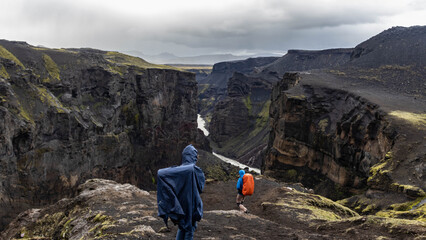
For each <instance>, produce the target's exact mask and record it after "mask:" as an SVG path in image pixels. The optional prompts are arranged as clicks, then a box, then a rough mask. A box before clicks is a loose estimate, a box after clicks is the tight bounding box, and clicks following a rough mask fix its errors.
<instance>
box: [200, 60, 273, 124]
mask: <svg viewBox="0 0 426 240" xmlns="http://www.w3.org/2000/svg"><path fill="white" fill-rule="evenodd" d="M277 59H278V58H277V57H258V58H248V59H246V60H240V61H231V62H220V63H216V64H214V65H213V70H212V72H211V74H209V76H207V77H206V78H204V79H203V80H201V81H199V85H198V88H199V96H198V98H199V108H200V113H201V114H202V115H203V116H204V115H206V114H208V115H210V114H211V111H212V110H213V109H214V106H215V105H216V103H217V102H218V101H220V100H221V99H223V98H224V97H225V96H226V95H227V92H226V90H227V88H228V80H229V79H230V78H231V77H232V76H233V75H234V73H235V72H239V73H251V72H252V71H255V70H256V69H258V68H259V67H261V66H264V65H267V64H269V63H271V62H273V61H275V60H277Z"/></svg>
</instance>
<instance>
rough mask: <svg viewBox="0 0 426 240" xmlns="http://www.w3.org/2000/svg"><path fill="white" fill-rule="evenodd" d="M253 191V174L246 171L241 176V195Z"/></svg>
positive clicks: (249, 193) (250, 193)
mask: <svg viewBox="0 0 426 240" xmlns="http://www.w3.org/2000/svg"><path fill="white" fill-rule="evenodd" d="M253 192H254V179H253V175H251V174H250V173H246V174H244V176H243V195H244V196H247V195H248V196H250V195H252V194H253Z"/></svg>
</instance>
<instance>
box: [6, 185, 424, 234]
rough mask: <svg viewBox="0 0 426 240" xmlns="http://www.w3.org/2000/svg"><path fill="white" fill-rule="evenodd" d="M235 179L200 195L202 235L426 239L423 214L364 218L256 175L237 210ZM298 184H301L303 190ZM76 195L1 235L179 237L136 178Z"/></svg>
mask: <svg viewBox="0 0 426 240" xmlns="http://www.w3.org/2000/svg"><path fill="white" fill-rule="evenodd" d="M234 187H235V186H234V182H233V181H232V182H212V183H208V184H207V185H206V188H205V192H204V193H203V194H202V197H203V202H204V217H203V219H202V220H201V222H200V223H199V227H198V229H197V230H196V232H195V237H196V238H197V239H342V238H345V237H348V236H349V237H350V238H351V239H376V238H383V239H387V238H392V239H395V238H398V239H406V238H410V239H422V236H424V234H426V230H425V229H426V228H425V226H426V225H425V224H424V223H421V222H418V221H410V220H404V221H402V220H394V219H388V218H381V217H374V216H364V217H360V216H358V214H356V213H355V212H353V211H351V210H349V209H348V208H346V207H343V206H341V205H340V204H336V203H334V202H332V201H331V200H328V199H326V198H324V197H321V196H318V195H314V194H310V193H305V192H304V191H305V189H304V188H303V187H302V186H300V185H295V186H285V185H282V184H279V183H276V182H274V181H272V180H269V179H265V178H256V192H255V195H253V196H251V197H247V199H246V206H247V207H248V208H249V209H250V210H251V213H250V214H245V213H242V212H239V211H237V210H235V208H236V206H235V203H234V199H235V192H234V191H233V189H234ZM297 189H298V190H297ZM78 191H79V194H78V195H77V196H76V197H75V198H72V199H62V200H61V201H59V202H57V203H56V204H54V205H51V206H49V207H46V208H43V209H31V210H27V211H25V212H23V213H21V214H20V215H19V216H18V217H17V218H16V219H15V220H14V221H13V222H12V223H11V224H10V225H9V226H8V228H7V229H5V230H4V231H3V232H2V233H1V235H0V236H1V237H2V238H3V239H82V240H83V239H173V238H174V237H175V235H176V231H177V228H176V226H173V224H172V223H171V222H170V228H169V229H167V228H166V227H165V225H164V222H163V220H162V219H160V218H158V217H157V206H156V193H155V192H147V191H143V190H141V189H139V188H137V187H135V186H132V185H130V184H118V183H116V182H113V181H110V180H103V179H91V180H88V181H87V182H86V183H84V184H82V185H80V186H79V188H78Z"/></svg>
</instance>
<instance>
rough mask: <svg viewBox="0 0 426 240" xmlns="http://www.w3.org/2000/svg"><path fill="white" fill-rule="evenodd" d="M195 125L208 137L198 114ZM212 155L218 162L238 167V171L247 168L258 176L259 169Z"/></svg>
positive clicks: (203, 122) (207, 132)
mask: <svg viewBox="0 0 426 240" xmlns="http://www.w3.org/2000/svg"><path fill="white" fill-rule="evenodd" d="M197 124H198V128H199V129H201V131H203V133H204V135H206V136H208V135H209V131H207V129H206V128H205V124H206V122H205V121H204V119H203V118H202V117H201V115H200V114H198V115H197ZM213 155H215V156H216V157H218V158H219V159H220V160H222V161H224V162H226V163H229V164H231V165H234V166H237V167H239V168H240V169H244V168H246V167H248V168H249V170H250V171H254V172H256V173H258V174H260V169H258V168H252V167H249V166H247V165H245V164H242V163H239V162H237V161H235V160H233V159H230V158H227V157H225V156H222V155H220V154H217V153H215V152H213Z"/></svg>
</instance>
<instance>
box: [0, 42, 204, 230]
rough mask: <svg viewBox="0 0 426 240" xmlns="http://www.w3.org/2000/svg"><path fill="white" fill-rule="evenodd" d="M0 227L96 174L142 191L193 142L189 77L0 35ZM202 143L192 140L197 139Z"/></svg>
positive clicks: (122, 58) (193, 87)
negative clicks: (39, 46)
mask: <svg viewBox="0 0 426 240" xmlns="http://www.w3.org/2000/svg"><path fill="white" fill-rule="evenodd" d="M0 69H1V72H2V75H0V118H1V119H2V121H0V143H1V144H0V166H1V167H0V181H1V184H0V219H1V222H0V227H1V226H3V225H4V224H5V223H7V222H8V221H9V220H10V219H11V217H12V216H14V215H15V214H17V213H18V212H20V211H22V210H24V209H27V208H28V207H30V206H37V205H42V204H46V203H50V202H52V201H55V200H58V199H60V198H62V197H64V196H69V195H72V194H73V193H74V192H75V187H76V186H77V185H78V184H79V183H82V182H84V181H85V180H86V179H89V178H94V177H102V178H107V179H113V180H116V181H119V182H128V183H132V184H135V185H137V186H140V187H144V188H145V189H152V188H153V187H154V186H155V178H156V172H157V169H159V168H161V167H165V166H170V165H173V164H179V163H180V158H181V151H182V149H183V147H184V146H185V145H186V144H188V143H191V142H192V143H195V142H196V138H197V123H196V113H197V107H196V97H197V84H196V81H195V78H194V74H192V73H187V72H180V71H177V70H173V69H166V67H165V66H158V65H152V64H149V63H147V62H145V61H144V60H142V59H139V58H134V57H130V56H127V55H124V54H120V53H117V52H104V51H99V50H92V49H46V48H35V47H32V46H30V45H27V44H25V43H17V42H8V41H0ZM200 141H201V140H200Z"/></svg>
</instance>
